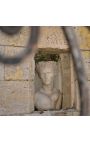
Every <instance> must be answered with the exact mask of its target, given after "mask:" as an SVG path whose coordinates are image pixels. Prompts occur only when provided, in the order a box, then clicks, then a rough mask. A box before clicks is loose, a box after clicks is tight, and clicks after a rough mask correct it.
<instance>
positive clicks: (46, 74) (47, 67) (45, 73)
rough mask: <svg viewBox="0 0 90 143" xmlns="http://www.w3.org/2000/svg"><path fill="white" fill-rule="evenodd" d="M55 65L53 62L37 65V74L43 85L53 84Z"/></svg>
mask: <svg viewBox="0 0 90 143" xmlns="http://www.w3.org/2000/svg"><path fill="white" fill-rule="evenodd" d="M55 65H56V63H55V62H53V61H49V62H39V63H38V72H39V76H40V78H41V79H42V82H43V84H45V85H49V84H51V83H52V82H53V80H54V74H55V73H54V71H55Z"/></svg>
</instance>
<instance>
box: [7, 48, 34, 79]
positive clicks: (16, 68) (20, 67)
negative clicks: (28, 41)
mask: <svg viewBox="0 0 90 143" xmlns="http://www.w3.org/2000/svg"><path fill="white" fill-rule="evenodd" d="M23 50H25V48H17V47H9V46H6V47H5V55H8V56H13V55H17V54H18V53H21V52H22V51H23ZM34 70H35V65H34V57H33V55H31V56H28V57H27V58H26V59H24V60H23V62H21V63H20V64H17V65H5V80H34V74H35V73H34Z"/></svg>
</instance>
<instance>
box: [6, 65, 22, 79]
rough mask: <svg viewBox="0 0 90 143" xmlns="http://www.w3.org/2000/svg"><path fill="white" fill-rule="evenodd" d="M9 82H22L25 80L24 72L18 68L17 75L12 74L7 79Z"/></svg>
mask: <svg viewBox="0 0 90 143" xmlns="http://www.w3.org/2000/svg"><path fill="white" fill-rule="evenodd" d="M7 79H8V80H20V79H23V70H22V69H21V68H20V67H19V66H18V67H16V70H15V73H13V74H12V73H10V74H9V75H8V77H7Z"/></svg>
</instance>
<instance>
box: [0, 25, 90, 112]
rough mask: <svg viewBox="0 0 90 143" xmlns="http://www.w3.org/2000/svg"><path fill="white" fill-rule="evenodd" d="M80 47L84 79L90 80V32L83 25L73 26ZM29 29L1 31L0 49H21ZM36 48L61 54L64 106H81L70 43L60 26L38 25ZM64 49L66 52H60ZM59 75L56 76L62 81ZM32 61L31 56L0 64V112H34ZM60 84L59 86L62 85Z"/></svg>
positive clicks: (5, 51) (10, 52)
mask: <svg viewBox="0 0 90 143" xmlns="http://www.w3.org/2000/svg"><path fill="white" fill-rule="evenodd" d="M74 28H75V32H76V35H77V38H78V40H79V43H80V48H81V49H82V53H83V57H84V62H85V67H86V71H87V78H88V81H90V32H89V31H88V29H86V28H85V27H74ZM29 34H30V28H28V27H23V29H22V30H21V31H20V32H19V34H17V35H15V36H12V37H10V36H8V35H5V34H4V33H2V32H1V31H0V52H1V53H2V54H5V55H8V56H12V55H15V54H17V53H19V52H21V51H22V50H23V49H24V48H25V47H24V46H25V45H26V43H27V41H28V35H29ZM37 48H38V49H39V50H41V51H50V52H53V51H55V52H57V51H58V53H59V55H60V61H59V68H60V72H61V74H62V75H60V76H61V77H62V82H61V81H59V85H60V89H61V88H62V89H61V90H62V92H63V103H62V107H63V108H71V107H74V106H75V107H76V108H77V109H78V110H79V109H80V104H79V94H78V91H77V90H76V89H77V80H76V78H75V72H74V67H73V62H72V58H71V55H70V53H68V49H69V46H68V44H67V41H66V39H65V37H64V34H63V31H62V29H61V28H60V27H56V26H54V27H53V26H50V27H49V26H48V27H41V28H40V35H39V41H38V44H37ZM61 52H66V53H61ZM61 77H59V79H60V80H61ZM34 79H35V61H34V55H31V56H29V57H28V58H26V59H25V60H24V61H23V62H22V63H20V64H19V65H16V66H15V65H14V66H13V65H12V66H11V65H3V64H0V115H13V114H24V113H31V112H33V111H34V91H35V89H34V88H35V86H34V85H35V83H34V81H35V80H34ZM61 83H62V86H61Z"/></svg>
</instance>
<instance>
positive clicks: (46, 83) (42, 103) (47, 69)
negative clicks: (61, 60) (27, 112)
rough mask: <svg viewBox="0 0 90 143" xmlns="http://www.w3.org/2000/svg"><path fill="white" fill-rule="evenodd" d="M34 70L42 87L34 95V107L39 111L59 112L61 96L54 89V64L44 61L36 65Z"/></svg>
mask: <svg viewBox="0 0 90 143" xmlns="http://www.w3.org/2000/svg"><path fill="white" fill-rule="evenodd" d="M36 70H37V72H38V75H39V77H40V79H41V81H42V87H41V89H40V90H39V91H37V92H36V93H35V107H36V109H37V110H39V111H44V110H59V109H60V108H61V102H62V95H61V93H60V91H59V90H57V89H56V88H55V87H54V75H55V70H56V62H54V61H44V62H38V64H36Z"/></svg>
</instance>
